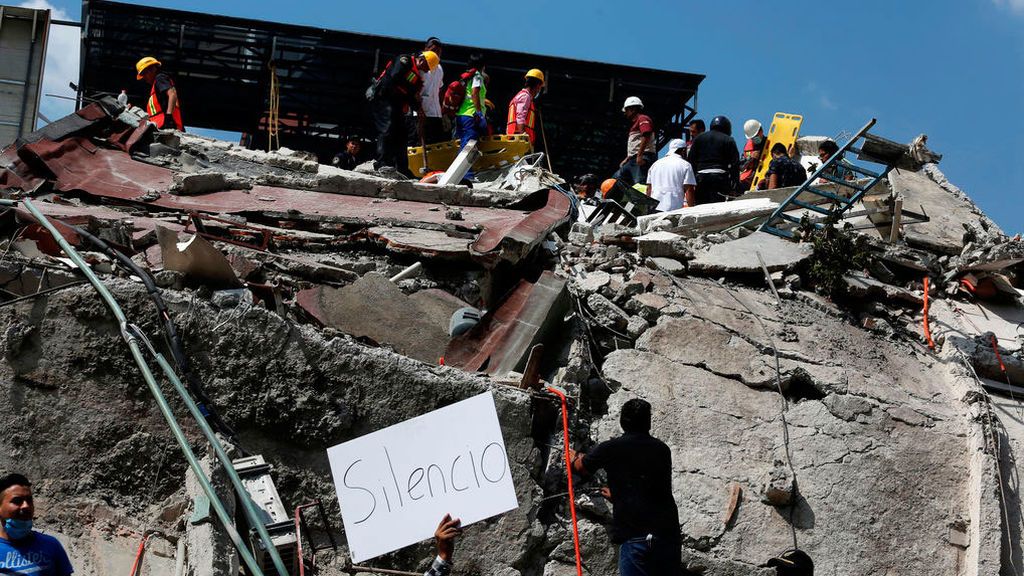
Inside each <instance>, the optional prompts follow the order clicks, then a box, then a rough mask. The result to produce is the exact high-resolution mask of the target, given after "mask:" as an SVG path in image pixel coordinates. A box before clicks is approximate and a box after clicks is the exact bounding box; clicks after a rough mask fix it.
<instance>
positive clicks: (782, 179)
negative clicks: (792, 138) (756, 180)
mask: <svg viewBox="0 0 1024 576" xmlns="http://www.w3.org/2000/svg"><path fill="white" fill-rule="evenodd" d="M765 176H766V177H767V178H765V179H766V180H768V189H769V190H774V189H776V188H788V187H790V186H799V185H801V184H803V183H804V181H805V180H807V171H806V170H804V167H803V166H802V165H801V164H800V162H798V161H796V160H794V159H793V158H790V156H789V153H788V152H787V151H786V147H785V146H783V145H782V143H780V142H776V143H775V145H774V146H772V163H771V164H769V165H768V172H767V173H766V174H765Z"/></svg>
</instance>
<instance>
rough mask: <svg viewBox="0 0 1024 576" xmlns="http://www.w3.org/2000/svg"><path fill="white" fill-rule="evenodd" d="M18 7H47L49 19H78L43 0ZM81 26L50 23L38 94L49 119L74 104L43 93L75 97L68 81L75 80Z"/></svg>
mask: <svg viewBox="0 0 1024 576" xmlns="http://www.w3.org/2000/svg"><path fill="white" fill-rule="evenodd" d="M19 6H21V7H23V8H35V9H49V10H50V19H51V20H78V18H72V17H71V16H70V15H69V14H68V13H67V11H66V10H64V9H62V8H57V7H56V6H54V5H53V4H50V3H49V2H47V1H46V0H28V1H26V2H22V3H21V4H19ZM80 41H81V29H80V28H76V27H73V26H54V25H51V26H50V36H49V39H48V40H47V45H46V64H45V68H44V69H43V93H42V95H40V105H39V110H40V111H41V112H42V113H43V114H44V115H45V116H46V117H47V118H49V119H50V120H56V119H58V118H61V117H63V116H67V115H68V114H70V113H72V112H74V110H75V103H74V102H73V101H71V100H65V99H63V98H53V97H50V96H46V94H59V95H61V96H71V97H74V96H75V91H74V90H72V89H71V88H70V87H68V82H74V83H76V84H77V83H78V53H79V49H80V48H81V45H80Z"/></svg>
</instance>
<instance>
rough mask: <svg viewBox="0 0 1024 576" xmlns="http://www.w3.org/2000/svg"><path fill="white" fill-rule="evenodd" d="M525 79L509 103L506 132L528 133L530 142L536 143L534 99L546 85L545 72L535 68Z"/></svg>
mask: <svg viewBox="0 0 1024 576" xmlns="http://www.w3.org/2000/svg"><path fill="white" fill-rule="evenodd" d="M523 79H524V80H525V81H526V83H525V85H524V86H523V89H522V90H520V91H519V92H518V93H517V94H516V95H515V96H514V97H513V98H512V101H511V102H509V103H508V119H507V121H506V122H505V133H506V134H526V135H528V136H529V137H530V144H535V143H536V142H537V132H536V123H537V114H536V106H535V105H534V103H533V101H534V100H535V99H536V98H537V95H539V94H540V91H541V88H543V87H544V72H541V71H540V70H538V69H537V68H534V69H532V70H530V71H529V72H527V73H526V76H524V77H523Z"/></svg>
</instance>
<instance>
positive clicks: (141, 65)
mask: <svg viewBox="0 0 1024 576" xmlns="http://www.w3.org/2000/svg"><path fill="white" fill-rule="evenodd" d="M153 64H156V65H157V66H159V65H160V61H159V60H157V59H156V58H153V57H152V56H146V57H145V58H143V59H142V60H139V61H138V62H136V63H135V72H136V74H135V78H136V79H138V80H142V71H143V70H145V69H146V68H149V67H150V66H152V65H153Z"/></svg>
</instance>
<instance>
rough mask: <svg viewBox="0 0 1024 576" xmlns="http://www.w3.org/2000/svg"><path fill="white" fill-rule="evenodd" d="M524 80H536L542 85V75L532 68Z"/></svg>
mask: <svg viewBox="0 0 1024 576" xmlns="http://www.w3.org/2000/svg"><path fill="white" fill-rule="evenodd" d="M524 78H536V79H537V80H540V83H541V84H543V83H544V73H543V72H541V71H540V70H538V69H537V68H533V69H531V70H530V71H529V72H527V73H526V76H524Z"/></svg>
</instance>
